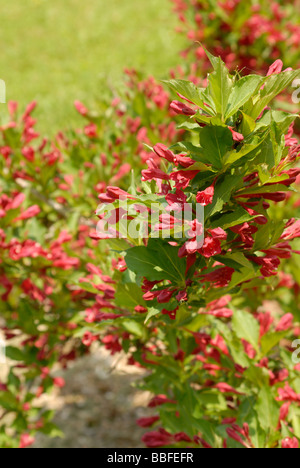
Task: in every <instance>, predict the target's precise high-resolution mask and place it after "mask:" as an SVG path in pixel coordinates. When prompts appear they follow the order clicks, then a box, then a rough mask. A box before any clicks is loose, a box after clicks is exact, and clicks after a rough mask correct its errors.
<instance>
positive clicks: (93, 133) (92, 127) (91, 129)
mask: <svg viewBox="0 0 300 468" xmlns="http://www.w3.org/2000/svg"><path fill="white" fill-rule="evenodd" d="M84 133H85V134H86V136H87V137H89V138H96V137H97V125H96V124H94V123H90V124H89V125H86V126H85V127H84Z"/></svg>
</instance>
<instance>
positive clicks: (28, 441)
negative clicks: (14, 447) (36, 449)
mask: <svg viewBox="0 0 300 468" xmlns="http://www.w3.org/2000/svg"><path fill="white" fill-rule="evenodd" d="M34 442H35V439H34V437H31V435H29V434H22V435H21V440H20V445H19V448H21V449H24V448H27V447H30V446H31V445H32V444H34Z"/></svg>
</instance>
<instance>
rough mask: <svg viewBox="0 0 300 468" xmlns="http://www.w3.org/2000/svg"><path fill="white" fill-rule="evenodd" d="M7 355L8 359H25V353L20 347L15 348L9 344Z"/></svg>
mask: <svg viewBox="0 0 300 468" xmlns="http://www.w3.org/2000/svg"><path fill="white" fill-rule="evenodd" d="M6 357H7V358H8V359H12V360H13V361H24V360H25V354H24V352H23V351H21V350H20V349H18V348H14V347H13V346H7V348H6Z"/></svg>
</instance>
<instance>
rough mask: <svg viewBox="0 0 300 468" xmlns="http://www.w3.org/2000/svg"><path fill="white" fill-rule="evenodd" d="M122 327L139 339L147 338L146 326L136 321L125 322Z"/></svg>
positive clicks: (127, 320)
mask: <svg viewBox="0 0 300 468" xmlns="http://www.w3.org/2000/svg"><path fill="white" fill-rule="evenodd" d="M122 325H123V327H124V328H125V330H126V331H128V333H131V334H132V335H135V336H137V337H138V338H145V337H146V329H145V327H144V325H142V324H141V323H139V322H137V321H136V320H129V319H126V320H123V321H122Z"/></svg>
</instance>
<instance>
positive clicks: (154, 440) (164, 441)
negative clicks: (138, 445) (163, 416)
mask: <svg viewBox="0 0 300 468" xmlns="http://www.w3.org/2000/svg"><path fill="white" fill-rule="evenodd" d="M142 441H143V442H144V444H145V445H146V446H147V447H149V448H155V447H165V446H166V445H171V444H172V443H173V436H172V434H170V433H169V432H167V431H165V430H164V429H159V430H158V431H153V432H148V433H147V434H145V435H144V436H143V437H142Z"/></svg>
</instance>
